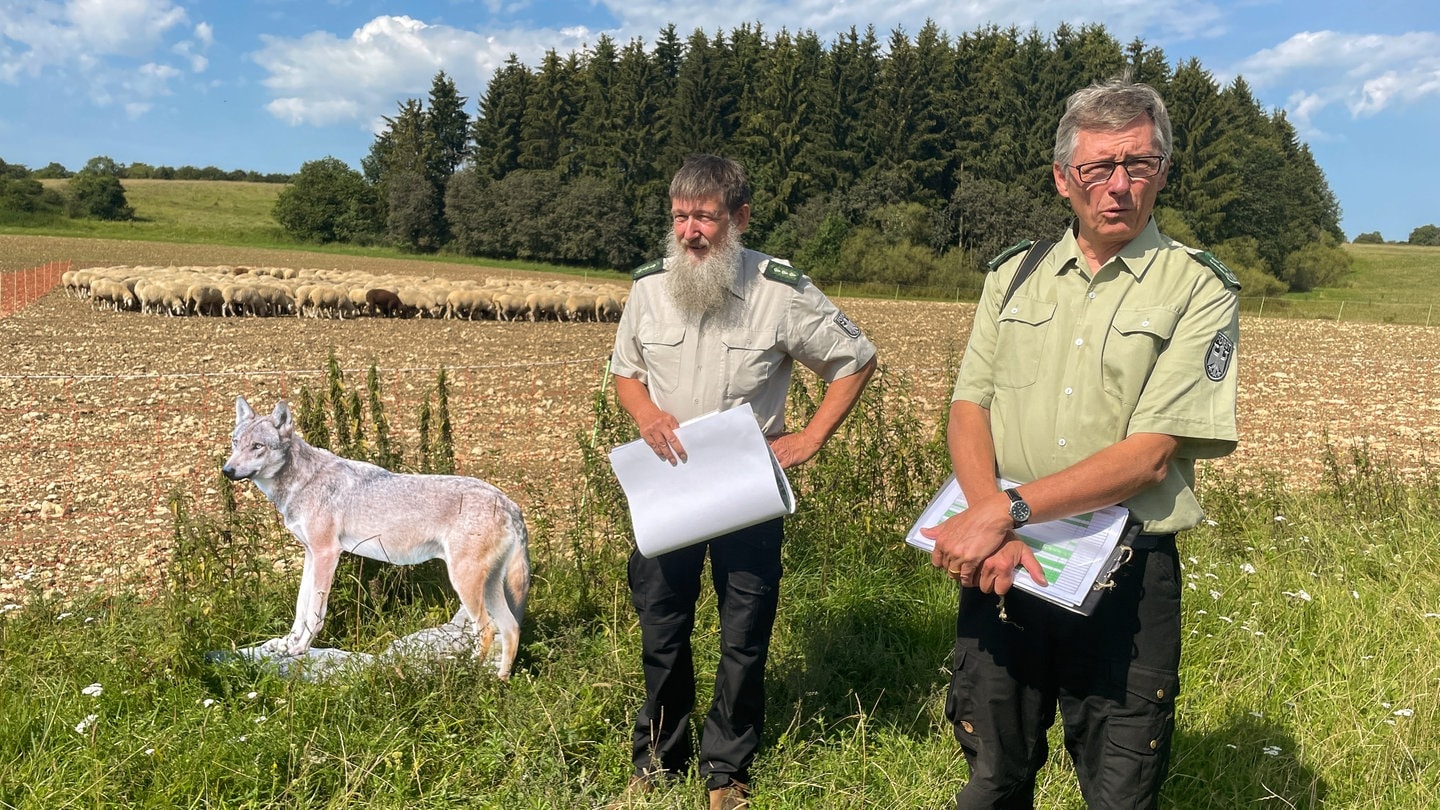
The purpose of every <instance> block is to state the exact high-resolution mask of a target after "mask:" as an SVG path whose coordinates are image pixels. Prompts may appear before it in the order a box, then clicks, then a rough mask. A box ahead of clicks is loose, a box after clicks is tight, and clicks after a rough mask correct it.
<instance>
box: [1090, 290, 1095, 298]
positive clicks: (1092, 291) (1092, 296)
mask: <svg viewBox="0 0 1440 810" xmlns="http://www.w3.org/2000/svg"><path fill="white" fill-rule="evenodd" d="M1089 297H1091V298H1094V297H1095V291H1094V290H1091V291H1090V296H1089Z"/></svg>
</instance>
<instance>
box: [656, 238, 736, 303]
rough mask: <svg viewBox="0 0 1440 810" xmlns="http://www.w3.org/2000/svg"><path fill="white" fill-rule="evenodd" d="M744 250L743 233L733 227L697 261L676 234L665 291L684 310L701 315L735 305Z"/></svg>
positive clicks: (669, 250)
mask: <svg viewBox="0 0 1440 810" xmlns="http://www.w3.org/2000/svg"><path fill="white" fill-rule="evenodd" d="M743 250H744V247H743V246H742V245H741V244H740V233H739V232H738V231H736V230H733V229H732V230H731V231H730V232H729V234H727V235H726V237H725V241H724V242H723V243H719V244H712V245H711V246H710V252H709V253H708V254H707V255H706V256H705V258H703V259H700V260H699V261H696V260H694V259H692V258H691V257H690V254H689V253H687V252H686V251H685V247H684V245H683V244H682V243H681V241H680V239H679V238H677V237H675V236H673V235H672V236H671V237H670V239H668V240H666V246H665V256H666V258H667V259H669V261H668V262H667V263H666V264H667V265H668V268H667V272H666V273H665V291H666V292H667V293H669V294H670V300H671V301H672V302H674V304H675V306H676V307H678V308H679V309H680V311H682V312H684V313H686V314H688V315H692V316H694V317H695V318H697V319H698V318H702V317H704V316H706V315H714V314H716V313H721V312H725V311H726V310H727V309H733V307H730V306H729V305H730V303H731V301H732V300H734V299H733V298H732V296H731V295H730V287H731V286H732V285H733V284H734V283H735V280H736V279H737V278H739V277H740V260H741V253H742V251H743ZM727 314H729V313H727Z"/></svg>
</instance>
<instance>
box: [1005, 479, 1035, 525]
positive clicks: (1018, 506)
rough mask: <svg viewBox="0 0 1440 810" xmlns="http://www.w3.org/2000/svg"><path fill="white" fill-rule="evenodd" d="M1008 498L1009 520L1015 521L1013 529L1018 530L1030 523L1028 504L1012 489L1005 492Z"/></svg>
mask: <svg viewBox="0 0 1440 810" xmlns="http://www.w3.org/2000/svg"><path fill="white" fill-rule="evenodd" d="M1005 494H1006V495H1008V496H1010V519H1011V520H1013V521H1015V528H1017V529H1018V528H1020V527H1021V526H1024V525H1025V524H1026V523H1029V522H1030V504H1028V503H1026V502H1025V499H1024V498H1022V497H1020V492H1019V491H1018V490H1016V489H1015V488H1014V487H1011V488H1009V489H1007V490H1005Z"/></svg>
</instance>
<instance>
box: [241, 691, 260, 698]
mask: <svg viewBox="0 0 1440 810" xmlns="http://www.w3.org/2000/svg"><path fill="white" fill-rule="evenodd" d="M245 697H246V698H248V699H250V700H254V699H255V698H257V697H260V693H259V692H246V693H245Z"/></svg>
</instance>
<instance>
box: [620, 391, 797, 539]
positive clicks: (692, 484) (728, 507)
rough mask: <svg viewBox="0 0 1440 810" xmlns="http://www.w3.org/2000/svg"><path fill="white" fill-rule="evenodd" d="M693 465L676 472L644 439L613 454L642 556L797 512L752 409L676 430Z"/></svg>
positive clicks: (742, 407)
mask: <svg viewBox="0 0 1440 810" xmlns="http://www.w3.org/2000/svg"><path fill="white" fill-rule="evenodd" d="M675 435H676V436H677V437H678V438H679V439H680V444H681V445H683V446H684V447H685V455H686V456H687V457H688V460H687V461H683V462H681V463H679V464H676V465H674V466H671V464H670V462H668V461H665V460H664V459H662V458H660V457H659V456H657V455H655V451H654V450H652V449H650V447H649V446H648V445H646V444H645V442H643V441H641V440H639V439H637V440H635V441H633V442H629V443H627V444H622V445H620V446H619V447H616V448H615V449H613V450H611V451H610V465H611V466H612V467H614V468H615V477H616V478H618V479H620V488H621V489H623V490H624V491H625V499H626V501H628V502H629V504H630V522H631V523H632V524H633V525H634V527H635V544H636V545H637V546H638V547H639V549H640V553H641V554H643V555H645V556H646V557H654V556H656V555H659V554H664V553H665V552H667V551H674V550H675V549H677V548H684V547H685V546H689V545H694V544H695V543H699V542H702V541H705V540H709V539H711V538H712V537H719V536H720V535H722V534H728V533H730V532H733V531H738V530H739V529H743V528H746V527H747V526H754V525H755V524H757V523H763V522H765V521H767V520H770V519H772V518H777V517H780V516H781V515H788V514H791V513H792V512H794V511H795V496H794V494H793V493H792V492H791V490H790V480H789V479H788V478H786V477H785V471H784V470H782V469H781V468H780V462H779V461H778V460H777V459H776V458H775V454H774V453H772V452H770V445H769V443H768V442H766V441H765V435H764V434H763V433H761V432H760V425H759V424H758V423H757V422H756V421H755V412H754V411H753V410H752V409H751V408H750V405H749V403H744V404H742V405H739V406H737V407H734V408H731V409H729V410H725V411H717V412H714V413H709V414H706V415H705V416H700V417H696V418H695V419H691V420H689V421H687V422H684V423H682V424H681V425H680V426H679V427H678V428H676V429H675Z"/></svg>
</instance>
